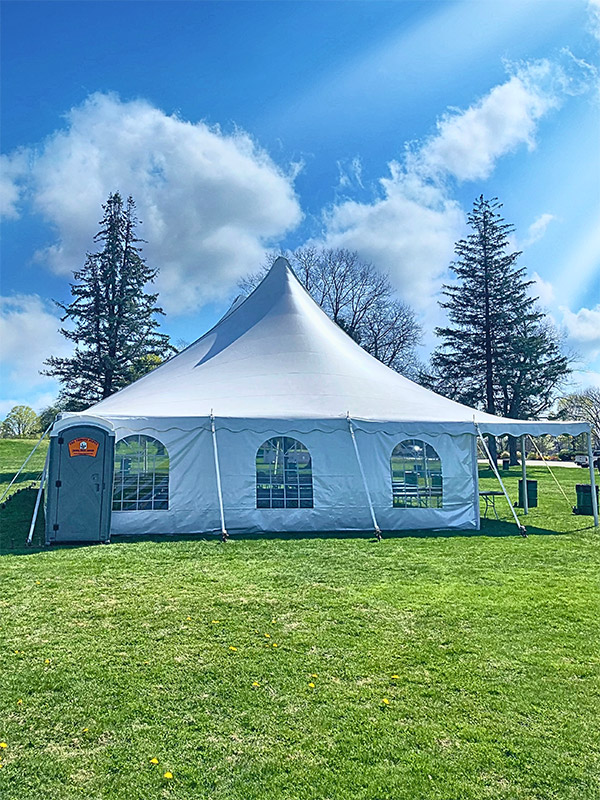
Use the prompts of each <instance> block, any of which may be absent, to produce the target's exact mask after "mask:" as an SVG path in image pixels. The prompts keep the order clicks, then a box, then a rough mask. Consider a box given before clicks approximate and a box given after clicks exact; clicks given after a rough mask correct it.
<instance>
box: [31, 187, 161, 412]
mask: <svg viewBox="0 0 600 800" xmlns="http://www.w3.org/2000/svg"><path fill="white" fill-rule="evenodd" d="M102 208H103V210H104V217H103V219H102V221H101V222H100V226H101V228H100V231H99V232H98V233H97V234H96V236H95V237H94V241H95V242H99V243H101V249H100V250H99V251H98V252H96V253H88V254H87V258H86V261H85V264H84V266H83V268H82V269H81V270H79V271H76V272H74V277H75V281H76V283H72V284H71V294H72V296H73V298H74V299H73V301H72V302H71V303H69V304H68V305H67V304H63V303H57V305H58V306H59V308H60V309H61V310H62V311H63V312H64V316H63V317H62V319H61V321H62V322H64V321H65V320H69V321H70V322H72V323H73V328H72V329H66V328H62V329H61V333H62V334H63V336H65V337H66V338H67V339H70V340H71V341H73V342H75V352H74V353H73V355H72V356H70V357H67V358H58V357H56V356H52V357H51V358H49V359H48V360H47V361H46V362H45V363H46V365H47V366H48V369H47V370H46V371H45V373H44V374H46V375H52V376H54V377H57V378H58V379H59V380H60V382H61V383H62V388H61V399H62V400H63V401H64V402H66V404H67V405H68V407H69V409H72V410H77V409H81V408H85V407H87V406H89V405H91V404H93V403H96V402H98V401H99V400H102V399H103V398H105V397H108V396H109V395H111V394H113V393H114V392H116V391H118V390H119V389H121V388H123V387H124V386H126V385H127V384H128V383H131V381H132V380H133V379H134V378H135V377H139V371H140V365H141V364H143V363H144V362H145V361H146V362H149V363H152V361H153V359H152V358H150V359H148V357H150V356H153V357H154V361H155V360H156V358H158V359H161V360H162V359H163V358H165V357H166V356H168V355H169V354H170V353H172V352H173V348H172V347H171V345H170V344H169V339H168V336H167V335H166V334H163V333H158V331H157V328H158V327H159V323H158V321H157V319H156V316H157V315H159V314H163V313H164V312H163V310H162V309H161V308H159V307H158V306H157V305H156V301H157V298H158V294H147V293H146V292H145V291H144V289H145V287H146V286H147V285H148V284H151V283H153V282H154V280H155V278H156V275H157V274H158V270H156V269H150V268H149V267H148V266H147V265H146V263H145V261H144V259H143V258H142V256H141V255H140V253H141V248H140V246H139V245H140V244H141V243H142V242H143V241H144V240H143V239H140V238H138V237H137V236H136V227H137V225H138V219H137V217H136V214H135V203H134V201H133V199H132V198H131V197H129V198H128V199H127V202H126V203H125V204H124V203H123V200H122V198H121V196H120V195H119V193H118V192H115V193H114V194H111V195H110V196H109V198H108V200H107V201H106V203H105V204H104V205H103V206H102Z"/></svg>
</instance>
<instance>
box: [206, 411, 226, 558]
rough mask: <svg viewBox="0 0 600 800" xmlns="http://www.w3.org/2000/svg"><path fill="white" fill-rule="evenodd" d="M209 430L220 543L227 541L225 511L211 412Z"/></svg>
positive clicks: (215, 435)
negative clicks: (217, 499)
mask: <svg viewBox="0 0 600 800" xmlns="http://www.w3.org/2000/svg"><path fill="white" fill-rule="evenodd" d="M210 430H211V432H212V443H213V453H214V456H215V473H216V476H217V494H218V496H219V512H220V514H221V541H222V542H226V541H227V539H229V534H228V533H227V528H226V527H225V510H224V508H223V492H222V490H221V469H220V467H219V449H218V447H217V430H216V428H215V417H214V414H213V412H212V410H211V412H210Z"/></svg>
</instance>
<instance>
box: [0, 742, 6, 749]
mask: <svg viewBox="0 0 600 800" xmlns="http://www.w3.org/2000/svg"><path fill="white" fill-rule="evenodd" d="M0 747H1V748H2V749H3V750H6V748H7V747H8V745H7V744H6V742H0Z"/></svg>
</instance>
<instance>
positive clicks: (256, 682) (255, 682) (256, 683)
mask: <svg viewBox="0 0 600 800" xmlns="http://www.w3.org/2000/svg"><path fill="white" fill-rule="evenodd" d="M252 686H260V683H259V682H258V681H254V682H253V684H252Z"/></svg>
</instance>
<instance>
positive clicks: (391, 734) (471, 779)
mask: <svg viewBox="0 0 600 800" xmlns="http://www.w3.org/2000/svg"><path fill="white" fill-rule="evenodd" d="M556 474H557V477H558V478H559V480H560V481H561V483H562V484H564V486H565V489H566V491H567V493H568V495H569V497H571V496H573V502H574V493H573V485H574V483H575V482H577V481H582V480H585V473H584V472H583V471H578V470H569V469H557V470H556ZM535 476H536V477H539V479H540V501H541V507H540V509H537V510H534V512H533V513H532V514H531V515H530V517H529V522H531V527H530V533H531V535H530V536H529V538H527V539H522V538H520V537H519V536H517V535H515V527H514V525H512V526H510V525H509V524H507V523H506V522H496V521H493V522H485V523H484V527H483V530H482V532H481V533H480V534H477V535H464V534H460V533H455V534H443V533H438V534H424V533H419V532H414V533H413V534H407V535H406V536H403V537H397V538H392V537H387V538H386V539H385V540H384V541H383V542H382V543H380V544H377V543H375V542H374V541H373V540H372V539H370V538H333V537H331V536H323V537H322V538H317V537H312V538H296V539H293V538H285V539H274V538H269V539H262V540H261V539H244V540H236V541H232V542H229V543H228V544H227V545H221V544H219V543H218V542H216V541H202V540H163V541H140V542H121V543H115V544H112V545H110V546H96V547H81V548H64V549H54V550H48V551H44V550H37V551H36V550H34V551H27V552H26V554H23V552H24V551H17V550H15V551H7V550H6V549H5V550H4V551H3V552H4V553H5V555H4V556H3V557H2V558H0V585H1V586H2V592H1V593H0V669H1V675H2V689H1V691H0V761H1V762H2V765H3V766H2V769H1V770H0V796H1V797H2V798H3V800H17V799H18V800H25V799H26V800H30V798H31V799H35V800H37V798H40V800H41V799H42V798H44V800H45V799H46V798H52V799H53V800H67V799H68V800H71V798H80V797H85V798H92V799H93V800H96V799H97V800H100V798H102V799H103V800H104V799H105V798H111V799H112V798H115V799H117V798H118V799H119V800H138V799H139V800H142V799H143V800H148V799H149V798H177V799H178V800H179V799H181V800H184V798H185V800H189V799H191V798H194V800H195V799H196V798H210V800H224V799H225V798H228V800H229V799H230V798H233V800H262V799H263V798H265V800H266V798H269V799H270V800H272V798H285V799H286V800H309V799H310V800H324V799H325V798H332V800H333V799H335V800H338V799H339V800H346V799H347V798H352V799H353V798H359V799H360V800H376V799H378V800H384V798H385V799H387V798H389V800H404V799H405V798H406V800H409V799H410V800H414V799H415V798H427V800H429V798H431V799H432V800H433V799H434V798H436V799H437V798H439V800H454V799H456V800H459V798H460V800H463V799H464V800H471V799H473V800H475V799H479V798H482V799H483V798H507V799H510V800H513V799H515V798H523V799H525V798H527V799H530V798H531V799H532V800H533V799H534V798H535V800H548V799H549V798H556V799H558V798H560V799H561V800H562V799H563V798H564V799H565V800H566V799H567V798H568V799H569V800H592V799H593V800H597V798H600V782H599V780H600V717H599V715H598V708H600V602H599V600H598V577H599V576H600V546H599V545H600V538H599V535H598V533H597V532H595V531H594V529H593V528H591V518H589V517H574V516H572V515H571V514H570V513H569V509H568V507H567V504H566V503H565V501H564V499H563V498H562V496H561V495H560V492H559V490H558V489H557V487H556V486H555V485H554V484H553V482H552V481H551V479H549V478H548V477H547V475H546V474H545V473H544V472H543V471H542V470H540V471H539V473H538V472H537V471H536V474H535ZM489 480H490V479H489V478H487V477H484V478H483V481H484V482H487V481H489ZM516 480H517V472H516V471H515V472H514V475H513V474H509V475H508V482H509V484H510V486H511V491H512V494H513V495H514V493H515V491H514V484H515V482H516ZM490 485H491V484H490ZM19 497H21V495H19ZM11 502H15V501H11ZM9 507H10V504H9V506H8V507H7V509H8V508H9ZM499 507H500V503H499ZM7 509H6V510H7ZM500 510H502V509H500ZM4 521H5V522H6V519H4ZM528 524H529V523H528ZM13 535H16V531H13ZM19 535H20V534H19ZM2 744H5V745H6V747H1V745H2ZM154 759H156V760H157V762H158V763H152V762H153V760H154ZM165 775H167V777H165ZM169 775H172V777H169Z"/></svg>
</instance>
